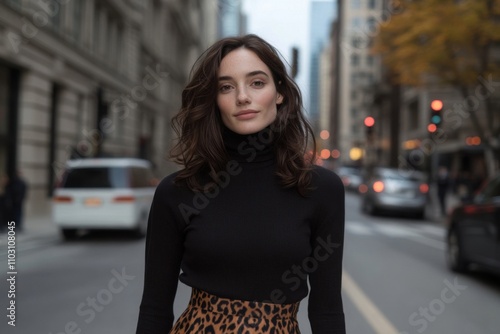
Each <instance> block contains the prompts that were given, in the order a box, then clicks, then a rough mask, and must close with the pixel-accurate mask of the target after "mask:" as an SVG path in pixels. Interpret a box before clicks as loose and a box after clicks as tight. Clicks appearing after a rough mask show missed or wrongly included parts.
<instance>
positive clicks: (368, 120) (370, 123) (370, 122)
mask: <svg viewBox="0 0 500 334" xmlns="http://www.w3.org/2000/svg"><path fill="white" fill-rule="evenodd" d="M364 123H365V126H367V127H369V128H371V127H372V126H374V125H375V119H374V118H373V117H371V116H368V117H365V122H364Z"/></svg>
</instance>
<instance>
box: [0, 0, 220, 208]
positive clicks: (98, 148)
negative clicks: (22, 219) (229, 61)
mask: <svg viewBox="0 0 500 334" xmlns="http://www.w3.org/2000/svg"><path fill="white" fill-rule="evenodd" d="M217 10H218V5H217V0H208V1H199V0H188V1H185V0H162V1H160V0H146V1H139V0H121V1H119V0H106V1H97V0H85V1H83V0H57V1H56V0H1V1H0V174H7V175H12V174H14V173H16V171H20V172H21V173H22V174H23V176H24V178H25V179H26V181H27V183H28V184H29V189H30V190H29V198H28V201H27V203H26V204H27V207H26V209H27V213H28V214H34V215H36V214H43V213H47V212H50V211H49V210H50V197H51V195H52V191H53V187H54V185H55V184H56V183H57V181H58V178H59V176H60V175H61V172H62V167H63V166H64V163H65V161H66V160H68V159H70V158H75V157H83V158H87V157H95V156H112V157H140V158H144V159H148V160H150V161H151V162H152V163H153V165H154V167H155V173H156V174H157V176H158V177H160V178H161V177H162V176H164V175H166V174H168V173H170V172H172V171H173V170H174V169H175V167H174V166H173V165H172V164H171V163H169V162H168V160H167V153H168V150H169V148H170V147H171V145H172V140H173V134H172V130H171V127H170V119H171V117H172V116H173V115H174V114H175V113H176V112H177V111H178V108H179V106H180V97H181V92H182V89H183V87H184V85H185V83H186V81H187V79H188V75H189V70H190V68H191V66H192V64H193V63H194V61H195V60H196V58H197V57H198V56H199V54H201V52H202V51H203V50H204V49H206V47H207V46H208V45H210V44H211V43H213V41H214V40H215V39H216V38H217V15H218V14H217Z"/></svg>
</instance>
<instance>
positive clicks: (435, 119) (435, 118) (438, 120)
mask: <svg viewBox="0 0 500 334" xmlns="http://www.w3.org/2000/svg"><path fill="white" fill-rule="evenodd" d="M431 122H432V123H434V124H439V123H441V116H439V115H434V116H432V118H431Z"/></svg>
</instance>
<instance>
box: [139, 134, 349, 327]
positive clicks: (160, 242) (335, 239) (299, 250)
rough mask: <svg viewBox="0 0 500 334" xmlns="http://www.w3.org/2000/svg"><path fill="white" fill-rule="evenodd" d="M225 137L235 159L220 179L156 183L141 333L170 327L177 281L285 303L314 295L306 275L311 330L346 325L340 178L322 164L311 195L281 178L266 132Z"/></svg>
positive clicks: (316, 170) (223, 294)
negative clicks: (202, 183) (201, 183)
mask: <svg viewBox="0 0 500 334" xmlns="http://www.w3.org/2000/svg"><path fill="white" fill-rule="evenodd" d="M223 137H224V141H225V143H226V149H227V151H228V153H229V156H230V160H229V163H228V164H227V166H226V170H225V171H222V172H220V173H219V182H218V183H217V184H216V185H213V186H211V187H210V188H208V189H207V192H205V193H194V192H192V191H191V190H189V189H188V188H187V187H185V186H176V185H174V178H175V176H176V173H174V174H171V175H169V176H167V177H166V178H165V179H163V181H162V182H161V183H160V185H159V186H158V188H157V190H156V193H155V196H154V200H153V203H152V206H151V211H150V215H149V225H148V234H147V238H146V269H145V281H144V294H143V298H142V303H141V306H140V315H139V321H138V327H137V333H138V334H155V333H158V334H159V333H161V334H166V333H168V331H169V330H170V329H171V327H172V325H173V321H174V314H173V303H174V298H175V294H176V290H177V284H178V280H180V281H181V282H183V283H185V284H187V285H188V286H191V287H194V288H198V289H201V290H204V291H207V292H209V293H211V294H215V295H217V296H220V297H226V298H233V299H241V300H250V301H262V302H272V303H285V304H286V303H294V302H298V301H300V300H302V299H303V298H305V297H306V296H307V294H308V284H307V278H309V284H310V289H311V291H310V293H309V308H308V314H309V320H310V324H311V327H312V331H313V333H314V334H327V333H328V334H334V333H342V334H343V333H345V324H344V314H343V307H342V298H341V275H342V251H343V240H344V188H343V185H342V182H341V181H340V179H339V177H338V176H337V175H336V174H334V173H333V172H331V171H329V170H327V169H324V168H321V167H318V166H315V167H314V168H313V170H312V186H313V187H314V188H315V189H314V190H312V191H310V192H309V193H308V194H307V196H306V197H303V196H301V195H300V194H299V193H298V191H297V190H296V189H284V188H283V187H282V186H281V184H280V179H279V178H278V177H277V176H276V175H275V169H276V163H275V153H274V149H273V144H272V142H270V140H269V137H268V136H267V135H266V133H265V132H260V133H258V134H254V135H239V134H236V133H234V132H232V131H230V130H228V129H227V128H226V129H224V133H223ZM180 270H182V273H180ZM179 274H180V276H179Z"/></svg>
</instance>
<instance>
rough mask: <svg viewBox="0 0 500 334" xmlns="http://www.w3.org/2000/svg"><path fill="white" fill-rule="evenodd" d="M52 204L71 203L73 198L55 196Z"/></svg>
mask: <svg viewBox="0 0 500 334" xmlns="http://www.w3.org/2000/svg"><path fill="white" fill-rule="evenodd" d="M53 201H54V203H71V202H73V198H71V197H70V196H55V197H54V199H53Z"/></svg>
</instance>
